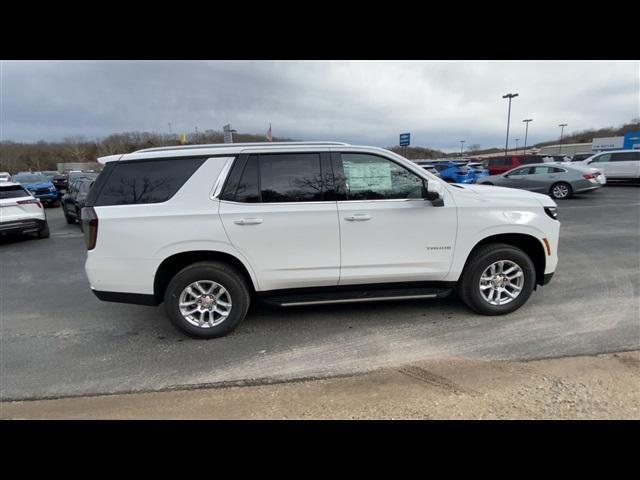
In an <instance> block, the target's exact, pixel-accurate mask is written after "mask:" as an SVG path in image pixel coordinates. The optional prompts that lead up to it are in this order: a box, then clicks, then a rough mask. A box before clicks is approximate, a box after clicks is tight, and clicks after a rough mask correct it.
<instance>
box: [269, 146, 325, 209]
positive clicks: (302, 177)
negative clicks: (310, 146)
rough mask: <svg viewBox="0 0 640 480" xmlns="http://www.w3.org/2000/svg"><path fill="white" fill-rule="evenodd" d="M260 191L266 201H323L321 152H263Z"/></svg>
mask: <svg viewBox="0 0 640 480" xmlns="http://www.w3.org/2000/svg"><path fill="white" fill-rule="evenodd" d="M260 193H261V195H262V201H263V202H265V203H268V202H316V201H320V200H322V175H321V174H320V154H319V153H289V154H274V155H260Z"/></svg>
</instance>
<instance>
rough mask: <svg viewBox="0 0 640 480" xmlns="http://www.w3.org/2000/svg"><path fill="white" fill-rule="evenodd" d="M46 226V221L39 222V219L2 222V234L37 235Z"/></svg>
mask: <svg viewBox="0 0 640 480" xmlns="http://www.w3.org/2000/svg"><path fill="white" fill-rule="evenodd" d="M46 224H47V221H46V220H39V219H37V218H29V219H27V220H17V221H14V222H2V223H0V234H4V235H22V234H25V233H36V232H39V231H40V230H42V229H43V228H44V226H45V225H46Z"/></svg>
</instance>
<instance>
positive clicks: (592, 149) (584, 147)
mask: <svg viewBox="0 0 640 480" xmlns="http://www.w3.org/2000/svg"><path fill="white" fill-rule="evenodd" d="M630 149H640V131H636V132H628V133H626V134H625V135H624V136H622V137H602V138H594V139H593V140H592V141H591V142H589V143H566V144H563V145H560V144H558V145H547V146H546V147H541V148H540V152H539V153H540V154H541V155H577V154H580V153H598V152H604V151H606V150H630Z"/></svg>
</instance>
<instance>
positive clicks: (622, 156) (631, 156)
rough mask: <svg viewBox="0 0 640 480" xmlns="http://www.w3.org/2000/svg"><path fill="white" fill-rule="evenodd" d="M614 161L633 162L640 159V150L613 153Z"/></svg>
mask: <svg viewBox="0 0 640 480" xmlns="http://www.w3.org/2000/svg"><path fill="white" fill-rule="evenodd" d="M612 157H613V158H612V159H611V161H612V162H632V161H634V160H640V152H620V153H614V154H612Z"/></svg>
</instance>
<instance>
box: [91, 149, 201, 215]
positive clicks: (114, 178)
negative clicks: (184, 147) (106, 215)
mask: <svg viewBox="0 0 640 480" xmlns="http://www.w3.org/2000/svg"><path fill="white" fill-rule="evenodd" d="M204 161H205V158H175V159H166V160H165V159H163V160H149V161H147V160H134V161H130V162H122V163H121V162H113V163H114V165H113V167H111V168H110V169H109V171H108V172H107V169H106V168H105V170H104V171H103V172H102V173H101V174H100V176H99V177H98V179H97V180H96V181H95V184H96V187H99V188H92V189H91V192H94V191H95V192H96V195H97V199H96V201H95V205H96V206H107V205H134V204H145V203H160V202H166V201H167V200H169V199H170V198H171V197H173V196H174V195H175V193H176V192H177V191H178V190H180V188H181V187H182V185H184V183H185V182H186V181H187V180H188V179H189V178H190V177H191V175H193V173H194V172H195V171H196V170H197V169H198V168H199V167H200V165H202V164H203V163H204ZM108 166H110V165H108ZM106 173H108V176H105V177H103V175H105V174H106ZM100 177H103V178H100ZM100 184H102V185H100ZM89 200H92V199H91V198H90V199H89ZM89 204H91V203H89Z"/></svg>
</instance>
